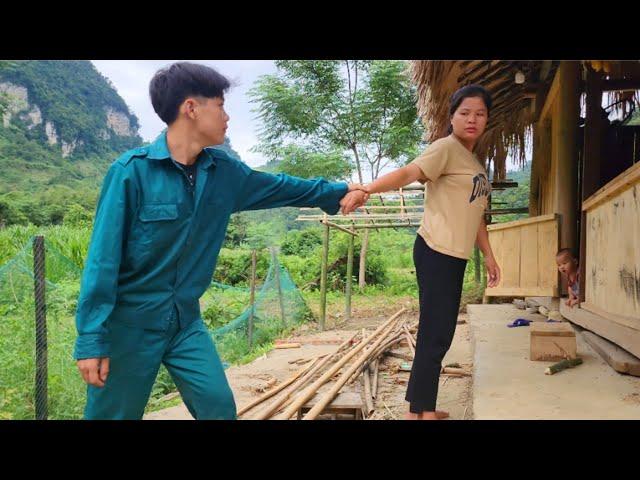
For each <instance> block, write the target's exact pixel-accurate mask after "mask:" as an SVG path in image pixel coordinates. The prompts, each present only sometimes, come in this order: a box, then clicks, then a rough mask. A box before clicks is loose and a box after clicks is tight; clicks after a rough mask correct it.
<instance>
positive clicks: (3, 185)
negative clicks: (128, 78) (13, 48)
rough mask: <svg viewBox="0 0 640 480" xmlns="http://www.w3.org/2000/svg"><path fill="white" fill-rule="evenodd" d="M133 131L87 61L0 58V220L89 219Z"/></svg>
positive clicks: (132, 120)
mask: <svg viewBox="0 0 640 480" xmlns="http://www.w3.org/2000/svg"><path fill="white" fill-rule="evenodd" d="M138 129H139V124H138V119H137V118H136V117H135V115H133V114H132V113H131V112H130V111H129V108H128V107H127V105H126V103H125V102H124V100H123V99H122V98H121V97H120V96H119V95H118V93H117V92H116V90H115V88H114V87H113V85H111V82H110V81H109V80H108V79H107V78H105V77H104V76H102V75H101V74H100V73H99V72H98V71H97V70H96V69H95V67H94V66H93V64H92V63H91V62H89V61H66V60H65V61H59V60H42V61H41V60H27V61H0V226H1V225H3V224H5V225H9V224H14V223H19V224H24V223H35V224H36V225H42V224H49V223H61V222H63V221H64V220H65V218H67V219H70V218H72V217H77V218H76V219H78V218H79V219H85V220H86V219H87V218H89V217H90V216H91V214H92V212H93V210H94V208H95V202H96V198H97V195H98V188H99V185H100V183H101V182H102V178H103V176H104V173H105V172H106V170H107V168H108V166H109V164H110V163H111V162H113V160H114V159H115V158H116V157H117V156H118V155H119V154H121V153H122V152H123V151H125V150H128V149H130V148H133V147H136V146H139V145H141V144H142V143H143V141H142V138H141V137H140V136H139V134H138Z"/></svg>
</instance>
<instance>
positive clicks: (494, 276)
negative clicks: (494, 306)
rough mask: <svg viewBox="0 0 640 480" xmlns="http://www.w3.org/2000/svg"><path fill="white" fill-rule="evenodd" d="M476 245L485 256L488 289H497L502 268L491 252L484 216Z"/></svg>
mask: <svg viewBox="0 0 640 480" xmlns="http://www.w3.org/2000/svg"><path fill="white" fill-rule="evenodd" d="M476 244H477V245H478V248H479V249H480V250H481V251H482V253H483V255H484V263H485V265H486V267H487V274H488V276H489V278H488V280H489V281H488V282H487V287H495V286H496V285H498V284H499V283H500V267H499V266H498V263H497V262H496V259H495V257H494V256H493V250H491V244H490V243H489V234H488V233H487V224H486V222H485V221H484V215H483V216H482V220H480V226H479V227H478V235H477V237H476Z"/></svg>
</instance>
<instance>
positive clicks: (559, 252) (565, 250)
mask: <svg viewBox="0 0 640 480" xmlns="http://www.w3.org/2000/svg"><path fill="white" fill-rule="evenodd" d="M563 253H566V254H567V255H569V256H570V257H571V258H573V259H577V258H578V257H576V256H575V255H574V254H573V250H572V249H570V248H561V249H560V250H558V253H556V257H559V256H560V255H562V254H563Z"/></svg>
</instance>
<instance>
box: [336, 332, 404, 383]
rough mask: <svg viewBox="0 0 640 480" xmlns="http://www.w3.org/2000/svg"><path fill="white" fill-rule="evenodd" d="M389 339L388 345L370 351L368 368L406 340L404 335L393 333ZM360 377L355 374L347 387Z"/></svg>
mask: <svg viewBox="0 0 640 480" xmlns="http://www.w3.org/2000/svg"><path fill="white" fill-rule="evenodd" d="M387 337H391V340H389V341H388V342H387V343H385V344H384V345H382V346H381V347H379V348H378V349H377V350H375V351H374V350H371V349H369V350H368V352H369V357H368V361H367V362H366V365H367V366H368V365H369V364H370V362H371V361H372V360H376V359H378V358H379V357H380V356H381V355H383V354H384V353H385V352H386V351H387V350H388V349H390V348H391V347H393V346H394V345H395V344H396V343H399V342H401V341H402V339H403V338H404V334H403V333H394V332H391V333H389V335H387ZM358 376H359V374H358V372H356V373H354V375H353V376H352V377H351V378H350V379H349V381H348V382H347V385H350V384H351V383H353V381H354V380H356V379H357V378H358Z"/></svg>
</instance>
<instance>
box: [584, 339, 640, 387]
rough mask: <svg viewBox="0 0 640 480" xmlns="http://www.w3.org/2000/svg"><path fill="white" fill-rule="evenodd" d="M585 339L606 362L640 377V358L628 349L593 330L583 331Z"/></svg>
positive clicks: (618, 370) (617, 370)
mask: <svg viewBox="0 0 640 480" xmlns="http://www.w3.org/2000/svg"><path fill="white" fill-rule="evenodd" d="M582 336H583V338H584V340H585V341H586V342H587V343H588V344H589V345H590V346H591V348H593V349H594V350H595V351H596V352H597V353H598V354H599V355H600V356H601V357H602V358H603V360H604V361H605V362H607V363H608V364H609V365H611V367H612V368H613V369H614V370H615V371H616V372H620V373H626V374H629V375H634V376H636V377H640V358H638V357H634V356H633V355H631V354H630V353H629V352H627V351H626V350H624V349H622V348H620V347H619V346H618V345H616V344H615V343H611V342H610V341H609V340H607V339H606V338H602V337H601V336H599V335H596V334H595V333H593V332H589V331H587V330H585V331H584V332H582Z"/></svg>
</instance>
